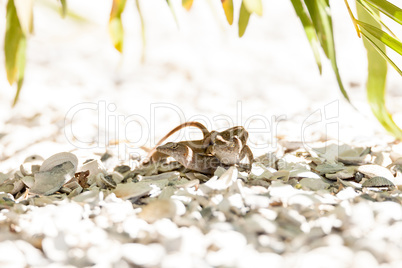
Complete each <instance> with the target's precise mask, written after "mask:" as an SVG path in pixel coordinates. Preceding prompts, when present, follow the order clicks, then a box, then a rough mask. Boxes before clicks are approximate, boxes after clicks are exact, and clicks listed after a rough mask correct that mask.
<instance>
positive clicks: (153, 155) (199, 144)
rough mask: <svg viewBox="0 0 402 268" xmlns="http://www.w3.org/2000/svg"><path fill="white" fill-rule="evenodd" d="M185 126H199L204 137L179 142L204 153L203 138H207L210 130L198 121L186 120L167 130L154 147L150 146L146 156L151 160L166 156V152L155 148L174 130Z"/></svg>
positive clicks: (155, 160) (158, 159)
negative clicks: (150, 148)
mask: <svg viewBox="0 0 402 268" xmlns="http://www.w3.org/2000/svg"><path fill="white" fill-rule="evenodd" d="M185 127H196V128H199V129H200V130H201V131H202V134H203V136H204V137H203V139H202V140H191V141H181V142H179V143H181V144H184V145H187V146H189V147H190V148H191V149H192V150H193V151H194V152H197V153H204V152H205V148H204V143H205V140H207V139H208V137H209V135H210V132H209V130H208V129H207V128H206V127H205V126H204V125H203V124H201V123H199V122H195V121H191V122H186V123H183V124H180V125H178V126H177V127H175V128H174V129H172V130H171V131H169V133H168V134H166V135H165V136H164V137H163V138H162V139H161V140H160V141H159V142H158V143H157V144H156V145H155V147H154V148H152V150H151V151H149V152H148V156H147V157H148V159H150V160H151V161H153V162H157V161H160V160H161V159H162V158H165V157H167V156H168V155H167V154H164V153H162V152H159V151H157V150H156V148H157V147H158V146H159V145H161V144H162V143H163V142H164V141H165V140H166V139H167V138H169V137H170V136H171V135H173V134H174V133H175V132H177V131H179V130H180V129H182V128H185Z"/></svg>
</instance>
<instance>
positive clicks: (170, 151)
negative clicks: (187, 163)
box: [156, 142, 192, 162]
mask: <svg viewBox="0 0 402 268" xmlns="http://www.w3.org/2000/svg"><path fill="white" fill-rule="evenodd" d="M156 151H157V152H160V153H163V154H167V155H169V156H171V157H173V158H175V159H176V160H177V161H179V162H181V161H184V160H185V159H187V158H188V157H189V155H191V156H192V151H191V149H190V148H189V147H188V146H186V145H184V144H181V143H177V142H168V143H166V144H164V145H161V146H158V147H156ZM190 151H191V152H190Z"/></svg>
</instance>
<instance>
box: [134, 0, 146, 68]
mask: <svg viewBox="0 0 402 268" xmlns="http://www.w3.org/2000/svg"><path fill="white" fill-rule="evenodd" d="M135 5H136V7H137V11H138V14H139V16H140V22H141V39H142V53H141V62H144V61H145V52H146V50H145V49H146V44H147V43H146V37H145V22H144V17H143V16H142V12H141V6H140V1H139V0H135Z"/></svg>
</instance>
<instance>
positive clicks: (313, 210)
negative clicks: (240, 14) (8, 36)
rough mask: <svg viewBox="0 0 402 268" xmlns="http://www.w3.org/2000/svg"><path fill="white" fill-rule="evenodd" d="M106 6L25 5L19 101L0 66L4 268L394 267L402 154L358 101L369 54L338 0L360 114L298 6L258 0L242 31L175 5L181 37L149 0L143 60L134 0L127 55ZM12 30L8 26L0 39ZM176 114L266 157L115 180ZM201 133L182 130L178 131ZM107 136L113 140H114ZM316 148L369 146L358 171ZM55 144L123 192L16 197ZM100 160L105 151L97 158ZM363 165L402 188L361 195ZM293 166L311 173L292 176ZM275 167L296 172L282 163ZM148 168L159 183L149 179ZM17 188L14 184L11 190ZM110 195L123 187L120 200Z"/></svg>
mask: <svg viewBox="0 0 402 268" xmlns="http://www.w3.org/2000/svg"><path fill="white" fill-rule="evenodd" d="M109 2H110V1H108V3H102V4H100V3H98V1H94V0H91V1H85V3H81V2H80V1H69V5H70V6H71V8H72V9H73V10H75V11H76V12H77V13H79V14H83V15H85V16H86V17H88V18H89V20H90V22H88V23H79V22H77V21H74V20H71V19H67V20H62V19H61V18H60V17H59V15H58V14H56V13H55V12H54V11H51V10H49V9H48V8H46V6H45V5H43V4H41V2H38V3H37V4H36V5H35V11H34V12H35V14H34V15H35V34H34V35H33V36H32V37H31V38H30V40H29V45H28V63H27V69H26V79H25V84H24V88H23V91H22V94H21V98H20V102H19V103H18V105H17V106H16V107H15V108H14V109H11V108H10V104H11V102H12V100H13V96H14V92H15V89H14V88H12V87H10V86H9V85H8V84H7V81H6V78H5V75H4V74H5V70H4V66H3V65H1V66H0V74H2V75H0V89H1V90H0V96H1V97H0V104H1V105H0V176H1V177H0V183H2V185H1V186H0V192H3V193H0V196H1V198H2V199H1V201H0V205H1V211H0V233H1V236H0V237H1V238H0V249H1V250H0V252H5V253H4V254H1V255H0V263H1V264H3V263H4V264H7V265H14V266H15V267H21V266H26V265H28V266H45V265H48V266H52V265H55V266H60V267H64V266H69V265H70V266H71V265H72V266H90V265H98V266H105V267H109V266H116V267H117V266H118V267H121V266H124V265H125V266H134V267H137V266H140V267H141V266H147V267H158V266H161V267H211V266H214V267H215V266H222V267H234V266H239V267H250V266H258V265H259V266H263V265H264V266H266V263H270V264H271V266H272V267H307V266H310V267H311V266H313V267H321V266H322V267H377V266H382V267H400V266H401V264H402V263H401V262H402V260H401V258H402V257H401V256H402V245H401V242H400V241H402V239H401V238H402V226H401V220H402V209H401V193H400V188H398V187H399V186H398V184H399V173H398V172H399V169H398V167H399V164H398V157H399V156H402V154H401V153H400V152H401V150H400V148H399V147H400V146H398V144H397V143H395V142H394V141H393V138H392V137H390V136H389V135H387V133H385V131H384V130H383V129H382V128H381V127H380V126H379V124H378V123H377V122H376V121H375V120H374V119H373V116H372V114H371V112H370V109H369V107H368V106H367V103H366V100H365V92H364V84H365V70H366V62H365V59H364V56H365V53H364V50H362V45H361V40H358V39H357V37H356V34H355V32H354V29H353V27H352V26H351V22H350V19H349V18H348V15H347V13H346V10H345V8H344V6H343V5H342V3H341V2H340V1H339V3H338V2H335V1H332V2H334V3H332V2H331V4H333V10H334V11H333V12H334V14H333V17H334V27H335V41H336V45H337V48H338V51H337V53H338V61H339V67H340V70H341V75H342V78H343V81H344V83H345V85H346V87H347V90H348V92H349V94H350V95H351V99H352V101H353V103H354V105H355V106H356V107H357V109H358V111H355V110H354V109H353V108H351V106H350V105H348V104H347V103H346V102H345V101H344V100H343V99H342V97H341V95H340V93H339V90H338V88H337V84H336V80H335V78H334V75H333V73H332V72H331V67H330V64H329V62H327V61H326V60H323V62H324V66H323V69H324V70H323V74H322V76H320V75H319V73H318V70H317V67H316V65H315V62H314V59H313V55H312V53H311V51H310V48H309V46H308V43H307V41H306V38H305V35H304V33H303V31H302V29H301V26H300V23H299V21H298V19H297V17H296V16H295V15H294V11H293V10H292V7H291V5H290V1H277V2H280V3H275V4H274V5H273V6H270V7H268V2H267V1H265V2H264V4H265V9H264V12H265V15H264V17H261V18H259V17H252V18H251V20H250V24H249V28H248V29H247V32H246V34H245V36H244V38H242V39H238V38H236V31H237V29H236V28H235V27H233V28H230V27H228V26H227V25H226V23H225V21H224V18H223V14H221V13H222V12H220V10H219V12H213V10H218V9H217V8H214V9H212V10H211V8H210V5H209V3H211V5H212V6H215V5H217V4H216V3H212V2H213V1H195V3H194V7H193V9H192V10H191V12H189V13H186V12H184V11H181V10H180V9H179V10H177V11H178V19H179V25H180V29H177V27H176V25H175V22H174V20H173V18H172V16H171V14H170V11H169V9H168V8H166V7H165V6H164V3H163V1H156V0H153V1H142V2H141V4H142V8H143V13H144V17H145V21H146V30H147V49H146V60H145V62H143V63H141V61H140V58H141V38H140V36H141V34H140V28H139V26H138V25H139V18H138V14H137V13H136V11H135V8H134V4H133V2H130V1H129V2H128V3H127V8H126V11H125V15H124V18H123V19H124V23H125V26H126V42H125V47H124V49H125V50H124V54H123V56H121V55H119V54H118V53H117V52H116V51H115V50H114V49H113V48H112V46H111V43H110V39H109V36H108V32H107V21H108V14H109V11H110V5H111V3H109ZM4 6H5V3H4V1H0V18H1V20H2V21H0V25H5V19H4V18H5V8H4ZM155 6H158V8H157V9H155ZM95 7H96V8H95ZM284 18H286V20H285V19H284ZM235 20H236V17H235ZM4 30H5V29H4V27H0V35H1V36H3V35H4ZM0 42H2V41H0ZM0 58H1V59H2V60H1V61H3V59H4V58H3V54H1V55H0ZM400 84H401V78H400V77H399V76H398V75H397V74H396V73H395V72H394V71H393V70H390V77H389V80H388V93H387V101H388V102H387V104H388V107H389V108H390V111H391V112H392V113H393V114H394V119H395V120H396V121H397V122H398V123H399V125H402V116H401V115H402V113H401V110H400V106H399V105H398V104H399V103H400V101H401V93H400V92H401V91H400ZM185 121H200V122H202V123H203V124H205V125H206V126H207V127H208V129H210V130H212V129H216V130H222V129H226V128H228V127H231V126H235V125H242V126H244V127H246V129H247V130H248V131H249V133H250V137H249V141H248V145H249V146H250V148H251V150H252V151H253V153H254V156H255V157H259V156H261V158H258V159H259V160H258V161H256V163H255V164H254V166H253V169H252V172H251V173H250V174H249V175H247V174H246V173H244V172H242V171H240V172H238V170H237V169H233V168H232V169H229V170H227V171H224V170H221V169H220V170H218V171H217V173H216V176H215V177H212V178H210V177H208V178H206V177H194V176H199V175H194V174H193V175H190V174H187V172H183V170H180V169H179V170H177V169H172V170H168V171H165V172H162V171H161V170H158V171H155V170H152V171H149V170H146V171H141V172H138V174H136V175H139V176H140V177H137V178H135V177H130V178H126V179H125V180H124V181H120V182H119V181H118V179H117V177H118V175H116V174H115V173H113V170H114V168H115V167H116V166H118V165H128V166H130V168H131V171H133V170H134V168H135V167H136V166H137V165H138V161H137V160H138V158H139V157H141V156H144V155H145V154H146V152H145V151H144V150H142V149H141V147H148V148H150V147H152V146H153V145H154V144H155V143H156V142H157V141H158V140H159V139H160V138H162V137H163V136H164V135H165V134H166V133H167V132H168V131H170V130H171V129H172V128H173V127H175V126H176V125H178V124H180V123H183V122H185ZM197 135H199V134H198V133H196V132H195V131H192V130H187V131H183V132H180V133H179V134H178V135H176V136H174V137H172V140H174V139H176V140H179V139H192V138H197V137H199V136H197ZM116 140H120V143H118V144H117V145H116V144H115V143H114V142H111V141H116ZM125 140H127V141H129V142H128V143H126V142H124V141H125ZM325 140H339V141H337V142H335V144H337V145H339V146H342V145H343V144H346V145H343V146H344V147H340V148H343V149H337V150H336V151H337V153H338V155H339V153H340V152H343V151H345V150H344V149H345V148H349V149H350V151H351V152H352V153H351V152H348V153H347V154H346V155H347V156H348V157H355V158H356V157H357V158H358V157H359V155H356V153H353V152H360V153H361V152H362V150H364V149H366V148H371V152H368V154H367V158H364V159H360V158H359V160H358V161H360V162H358V163H355V164H353V165H351V164H350V163H347V164H343V166H342V169H338V170H336V171H334V170H333V169H332V170H330V172H327V171H328V170H326V172H320V171H317V170H316V168H317V166H318V165H320V163H319V161H318V160H317V161H313V160H312V158H314V157H316V158H319V159H320V161H323V162H325V163H326V161H327V162H328V163H329V164H331V165H334V166H337V165H338V164H339V162H337V161H334V159H333V158H331V157H330V156H329V154H319V153H318V154H317V152H316V151H315V150H313V148H316V147H317V146H318V145H317V144H310V143H307V141H314V142H315V141H325ZM300 141H303V143H300ZM325 145H326V146H328V145H329V143H322V144H319V146H325ZM331 148H332V147H331ZM334 148H335V147H334ZM336 148H338V147H336ZM356 148H361V150H360V149H356ZM359 150H360V151H359ZM329 151H330V150H329ZM346 151H347V150H346ZM60 152H72V153H73V154H74V155H75V156H77V160H78V164H77V165H76V166H75V168H78V169H79V170H75V171H74V172H78V171H80V169H81V170H82V171H83V170H85V168H84V169H82V168H83V167H84V166H85V165H84V162H85V161H86V160H88V159H96V160H99V161H95V162H96V163H97V164H96V166H97V169H96V170H95V171H94V172H93V173H94V175H97V174H100V173H102V174H104V175H107V174H110V175H111V174H115V177H114V178H113V179H114V180H115V181H116V180H117V183H116V184H117V188H116V189H114V190H112V189H111V188H110V187H109V188H108V187H107V186H105V185H104V184H102V183H100V182H99V178H98V181H96V180H95V179H93V178H92V179H93V181H92V184H91V185H92V186H91V187H92V188H88V189H87V188H85V187H82V188H84V189H86V190H84V191H83V192H82V193H77V191H78V190H77V191H76V192H75V194H77V195H74V194H73V195H71V193H69V195H71V196H70V197H67V193H62V192H57V191H58V190H59V189H57V190H56V192H54V193H51V194H50V195H49V196H41V195H39V196H36V195H34V194H32V193H30V194H29V195H28V194H27V195H26V196H24V193H25V190H26V189H28V188H29V189H31V188H32V185H29V186H28V185H26V184H25V183H26V182H24V181H23V180H22V182H24V184H21V178H19V177H18V176H20V177H24V176H23V175H24V174H21V171H20V165H21V164H23V163H24V162H25V164H24V165H28V164H29V161H31V160H32V158H29V159H28V160H27V158H28V157H30V156H32V155H39V156H40V157H43V159H47V158H49V157H51V156H52V155H55V154H57V153H60ZM105 152H108V153H109V154H111V155H112V157H110V158H109V160H108V161H103V162H102V161H100V159H101V156H102V155H105ZM274 156H275V159H276V161H274V163H272V160H273V157H274ZM38 159H40V158H38ZM314 159H315V158H314ZM380 159H382V160H381V161H380ZM279 160H280V161H282V162H283V163H285V165H284V166H281V165H280V161H279ZM278 161H279V162H278ZM356 161H357V160H356ZM27 163H28V164H27ZM295 163H297V165H296V164H295ZM341 163H342V162H341ZM37 164H38V165H43V164H42V162H41V161H39V162H38V163H37ZM321 164H324V163H321ZM367 164H375V165H378V166H382V167H387V170H389V171H390V172H391V173H392V175H391V176H392V179H391V180H395V181H393V183H394V184H396V185H397V187H396V188H392V189H385V190H383V191H379V192H378V190H376V189H369V190H367V189H366V188H362V187H361V185H363V183H364V182H365V180H367V179H369V177H370V176H369V175H364V178H363V180H360V181H359V180H358V179H356V173H357V172H359V173H360V171H358V170H357V167H356V166H360V165H367ZM390 164H393V165H392V166H389V165H390ZM294 165H296V167H295V166H294ZM349 166H352V167H353V168H350V167H349ZM337 167H338V168H339V166H337ZM346 167H349V169H348V172H352V173H353V178H347V179H348V181H346V182H345V181H344V180H338V181H337V180H328V178H327V174H336V173H335V172H338V171H340V170H344V169H347V168H346ZM29 168H30V167H29ZM29 168H28V169H29ZM261 170H262V171H261ZM300 170H302V171H303V172H310V173H308V174H307V175H306V176H304V175H303V176H300V174H299V173H297V172H301V171H300ZM350 170H352V171H350ZM70 171H71V170H70ZM284 171H288V172H290V173H289V174H288V173H286V174H287V175H286V174H285V176H284V175H283V173H276V172H284ZM296 171H297V172H296ZM26 172H28V173H29V172H32V170H28V171H26ZM166 172H167V173H166ZM172 172H173V173H172ZM261 172H262V173H261ZM292 172H296V173H297V174H296V173H292ZM382 172H384V171H382ZM16 173H17V174H19V175H17V177H15V174H16ZM67 173H68V172H67ZM156 173H160V174H162V175H161V176H162V177H161V178H160V177H159V178H157V179H155V178H153V177H151V178H149V177H148V176H154V175H155V174H156ZM313 173H314V174H315V175H313ZM163 174H165V175H163ZM166 174H167V175H166ZM261 174H265V175H261ZM273 174H276V175H273ZM278 174H281V176H279V175H278ZM31 175H32V174H31ZM91 175H92V174H91ZM377 175H378V174H377ZM379 175H381V176H385V177H387V175H384V174H383V173H380V174H379ZM116 176H117V177H116ZM141 176H142V177H141ZM163 176H165V177H163ZM261 176H262V177H261ZM317 176H318V177H317ZM28 177H35V176H29V174H28ZM358 177H359V176H358ZM10 178H11V179H10ZM284 178H287V180H286V179H284ZM303 179H307V180H304V181H303V182H302V180H303ZM313 179H314V181H312V182H310V180H313ZM350 179H352V180H351V181H349V180H350ZM136 181H139V182H142V184H138V182H136ZM197 181H198V182H197ZM348 183H349V184H348ZM28 184H29V183H28ZM10 185H11V186H10ZM16 186H19V187H22V188H21V189H19V191H17V192H14V191H16V190H17V189H16V188H14V187H16ZM30 186H31V187H30ZM70 186H71V185H70ZM71 187H72V188H70V190H71V189H73V186H71ZM119 187H122V189H126V191H127V192H129V193H130V194H129V195H128V196H126V195H123V194H121V192H118V191H117V189H120V188H119ZM130 187H133V188H130ZM138 187H140V188H139V189H137V188H138ZM141 187H142V188H141ZM149 187H150V188H149ZM67 188H68V187H67ZM74 189H75V188H74ZM77 189H79V188H78V187H77ZM122 189H120V191H122ZM81 190H82V189H81ZM66 191H67V190H66ZM116 191H117V192H116ZM133 192H134V193H135V194H136V195H132V193H133ZM125 194H127V193H125Z"/></svg>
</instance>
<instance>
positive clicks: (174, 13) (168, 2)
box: [166, 0, 179, 28]
mask: <svg viewBox="0 0 402 268" xmlns="http://www.w3.org/2000/svg"><path fill="white" fill-rule="evenodd" d="M166 3H167V4H168V6H169V9H170V12H171V13H172V15H173V18H174V21H175V22H176V25H177V28H179V21H178V20H177V16H176V11H175V10H174V7H173V4H172V1H171V0H166Z"/></svg>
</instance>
